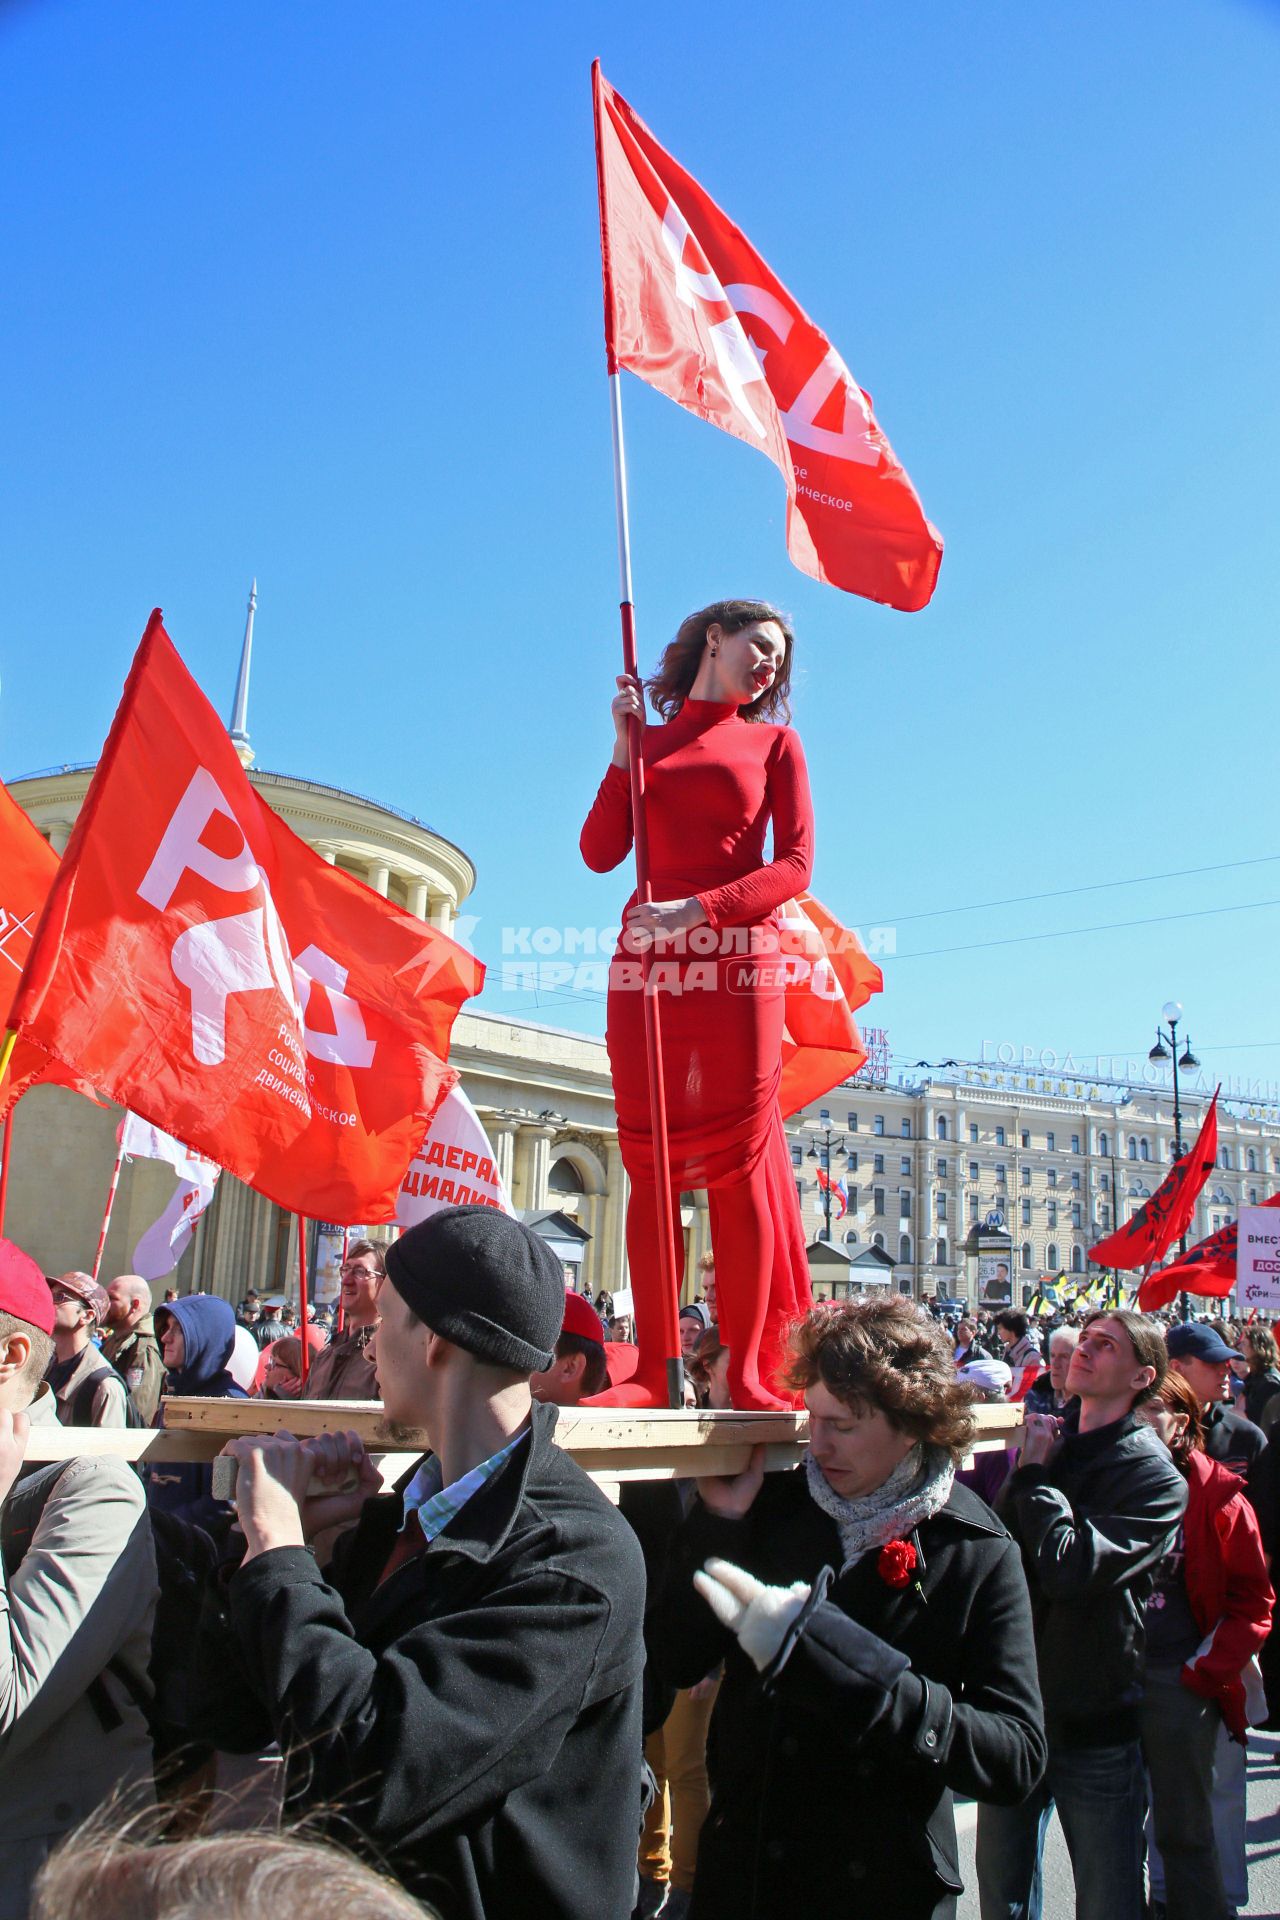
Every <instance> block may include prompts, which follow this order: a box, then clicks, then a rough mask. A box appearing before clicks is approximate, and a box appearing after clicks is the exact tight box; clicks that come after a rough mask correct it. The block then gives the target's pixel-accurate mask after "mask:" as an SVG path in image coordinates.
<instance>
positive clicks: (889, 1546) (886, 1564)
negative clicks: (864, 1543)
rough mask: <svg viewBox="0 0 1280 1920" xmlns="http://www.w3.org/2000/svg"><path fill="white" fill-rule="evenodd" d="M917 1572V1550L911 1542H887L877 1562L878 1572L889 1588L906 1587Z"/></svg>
mask: <svg viewBox="0 0 1280 1920" xmlns="http://www.w3.org/2000/svg"><path fill="white" fill-rule="evenodd" d="M915 1570H916V1550H915V1547H914V1546H913V1545H912V1543H911V1541H910V1540H886V1541H885V1543H884V1545H883V1546H882V1547H881V1549H880V1557H879V1559H878V1560H877V1561H876V1572H877V1573H878V1574H879V1575H880V1578H881V1579H882V1580H883V1581H884V1583H885V1585H886V1586H887V1587H905V1586H906V1585H907V1584H908V1582H909V1581H910V1579H911V1576H912V1574H913V1573H914V1572H915Z"/></svg>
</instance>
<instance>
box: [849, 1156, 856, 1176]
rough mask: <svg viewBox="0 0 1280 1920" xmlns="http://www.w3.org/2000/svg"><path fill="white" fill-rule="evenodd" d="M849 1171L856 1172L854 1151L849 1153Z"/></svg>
mask: <svg viewBox="0 0 1280 1920" xmlns="http://www.w3.org/2000/svg"><path fill="white" fill-rule="evenodd" d="M849 1171H850V1173H856V1172H857V1171H858V1156H857V1154H856V1153H851V1154H850V1155H849Z"/></svg>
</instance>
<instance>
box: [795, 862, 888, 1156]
mask: <svg viewBox="0 0 1280 1920" xmlns="http://www.w3.org/2000/svg"><path fill="white" fill-rule="evenodd" d="M778 922H779V940H780V945H781V949H782V954H783V956H784V965H785V967H786V988H785V994H784V1018H785V1022H786V1025H785V1029H784V1032H783V1036H782V1082H781V1086H780V1088H779V1092H778V1102H779V1105H780V1106H781V1108H782V1117H783V1119H784V1120H786V1119H789V1118H790V1116H791V1115H792V1114H793V1113H798V1112H799V1110H800V1108H801V1107H805V1106H808V1104H809V1102H810V1101H812V1100H820V1099H821V1097H822V1095H823V1094H824V1093H829V1092H830V1090H831V1088H832V1087H838V1086H839V1085H840V1082H841V1081H842V1080H851V1079H852V1078H853V1076H854V1074H855V1073H857V1072H858V1070H859V1068H860V1067H862V1066H863V1065H864V1064H865V1063H866V1058H867V1050H866V1048H865V1047H864V1046H863V1044H862V1035H861V1034H860V1033H859V1032H858V1027H857V1022H856V1021H855V1020H854V1017H853V1015H854V1010H855V1008H857V1007H861V1006H864V1005H865V1004H866V1002H867V1001H868V1000H869V999H870V998H871V996H872V994H873V993H879V992H880V990H881V989H882V987H883V986H884V975H883V974H882V973H881V971H880V969H879V967H878V966H877V965H876V963H875V961H874V960H872V959H871V958H870V957H869V956H868V954H867V951H866V949H865V947H864V946H863V944H862V942H861V941H860V940H859V938H858V936H857V934H856V933H852V932H850V930H849V929H848V928H847V927H842V926H841V924H840V922H839V921H838V920H837V919H836V917H835V915H834V914H833V913H829V912H828V910H827V909H826V907H824V906H823V904H822V902H821V901H820V900H815V899H814V897H813V895H812V894H811V893H802V894H801V895H800V896H799V898H798V899H796V900H788V901H787V903H786V905H785V906H784V907H783V908H782V909H781V910H780V912H779V915H778Z"/></svg>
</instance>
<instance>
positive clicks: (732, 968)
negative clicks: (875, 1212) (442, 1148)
mask: <svg viewBox="0 0 1280 1920" xmlns="http://www.w3.org/2000/svg"><path fill="white" fill-rule="evenodd" d="M644 757H645V778H646V802H645V805H646V813H647V818H648V827H649V860H650V867H651V874H650V879H651V884H652V889H653V898H654V899H655V900H677V899H687V898H689V897H690V896H691V895H695V894H696V895H697V897H698V899H699V900H700V902H701V903H702V908H703V911H704V912H705V914H706V917H707V925H706V926H705V927H699V928H695V929H694V930H693V931H692V932H691V933H690V934H689V935H687V936H686V943H687V950H686V951H684V952H683V953H681V954H680V955H679V956H678V957H675V958H673V957H672V949H670V948H664V947H661V946H660V947H658V948H656V949H655V960H654V966H655V968H661V969H663V971H662V973H661V974H660V975H659V979H660V980H661V982H662V987H661V989H660V994H661V998H660V1005H661V1015H662V1059H663V1069H664V1079H665V1083H666V1096H667V1118H668V1134H669V1146H670V1154H671V1180H672V1186H673V1188H674V1190H675V1192H676V1194H679V1193H680V1192H681V1191H683V1190H684V1189H686V1188H690V1187H705V1188H706V1189H707V1193H708V1200H709V1206H710V1214H711V1242H712V1249H713V1252H714V1254H715V1263H716V1290H717V1310H718V1313H719V1317H720V1328H721V1334H722V1337H723V1338H724V1339H725V1340H726V1343H727V1345H728V1347H729V1353H730V1361H729V1381H730V1387H731V1391H732V1396H733V1402H734V1405H735V1406H738V1407H774V1406H779V1405H782V1404H785V1403H784V1402H782V1401H781V1400H779V1399H778V1398H777V1397H776V1396H775V1395H773V1394H771V1393H770V1392H769V1390H768V1386H767V1385H764V1384H762V1380H761V1376H763V1378H764V1380H765V1381H766V1382H767V1381H768V1379H769V1375H770V1369H771V1366H772V1364H773V1363H774V1362H775V1361H776V1358H777V1350H778V1346H779V1336H780V1331H781V1327H782V1325H783V1323H784V1322H785V1321H786V1320H787V1319H788V1318H789V1317H790V1316H791V1315H792V1314H793V1313H795V1312H797V1311H803V1310H804V1308H805V1307H806V1306H807V1305H808V1304H809V1298H810V1295H809V1281H808V1267H807V1264H806V1261H805V1257H804V1234H803V1230H802V1228H801V1224H800V1214H799V1204H798V1201H797V1198H796V1190H795V1181H794V1175H793V1173H792V1170H791V1159H790V1154H789V1151H788V1149H787V1144H786V1137H785V1135H784V1133H783V1129H782V1120H781V1115H780V1113H779V1110H778V1083H779V1078H780V1075H781V1063H782V1025H783V988H782V982H781V978H780V976H779V973H778V971H777V968H776V964H775V965H774V966H771V965H770V964H769V959H770V956H769V955H768V954H767V953H765V954H763V955H761V954H759V953H757V954H756V955H755V956H753V955H752V953H751V951H750V947H751V935H750V933H749V931H748V930H749V929H750V928H752V927H767V926H768V925H770V924H771V923H772V921H773V918H774V915H775V913H776V910H777V908H778V907H780V906H781V905H782V904H783V903H784V902H785V901H787V900H789V899H791V898H792V897H793V896H794V895H795V894H797V893H800V892H802V891H803V890H804V889H805V888H806V887H807V886H808V884H809V876H810V869H811V867H812V862H813V812H812V808H811V806H810V801H809V782H808V776H807V774H806V771H805V764H804V754H803V753H802V751H801V748H800V742H799V740H798V739H797V737H796V735H795V734H794V733H793V732H792V731H791V729H790V728H789V727H780V726H770V725H768V724H767V723H765V722H762V721H747V720H744V719H742V717H741V715H740V713H739V711H738V708H737V706H736V705H727V706H726V705H722V704H720V703H718V702H714V701H709V700H686V701H685V703H684V705H683V706H682V707H681V709H680V711H679V713H678V714H677V715H676V717H675V718H674V719H673V720H671V721H669V722H668V723H667V725H665V726H660V727H647V728H646V729H645V736H644ZM770 823H772V829H773V857H772V859H771V860H766V858H765V834H766V830H767V829H768V827H769V826H770ZM631 838H632V832H631V791H630V783H629V778H628V775H627V772H626V770H625V768H619V767H614V766H611V767H610V768H609V770H608V772H607V773H606V774H605V777H604V779H603V781H602V782H601V784H600V790H599V792H598V793H597V795H596V798H595V803H594V805H593V806H592V809H591V812H590V814H589V815H588V816H587V821H586V824H585V826H584V827H583V829H582V840H581V846H582V856H583V859H584V860H585V861H586V863H587V865H588V866H589V867H591V868H592V869H593V871H595V872H597V873H605V872H608V871H609V870H610V869H611V868H613V867H616V866H617V865H618V864H619V863H620V862H621V861H622V860H624V859H625V858H626V856H627V854H628V852H629V851H630V848H631ZM634 904H635V895H634V894H633V895H632V897H631V899H630V900H629V901H628V902H627V908H628V910H629V909H630V908H631V907H632V906H633V905H634ZM625 917H626V916H625V913H624V922H625ZM639 979H640V968H639V961H638V959H637V957H636V956H635V955H633V954H629V953H626V952H625V951H624V950H623V948H622V945H621V943H619V947H618V950H617V952H616V953H615V955H614V959H613V963H612V966H611V968H610V974H609V1013H608V1029H607V1037H608V1045H609V1061H610V1065H611V1067H612V1069H613V1090H614V1100H615V1103H616V1106H617V1112H618V1137H619V1143H620V1145H621V1148H622V1158H623V1163H624V1165H625V1166H626V1169H627V1172H628V1174H629V1175H630V1178H631V1183H632V1195H631V1203H630V1206H629V1209H628V1213H627V1253H628V1257H629V1260H630V1267H631V1283H632V1287H633V1290H634V1293H635V1301H636V1325H637V1334H638V1340H639V1346H640V1362H639V1366H638V1368H637V1371H636V1376H635V1379H634V1380H633V1381H630V1382H628V1383H627V1385H626V1386H624V1387H622V1388H620V1389H616V1390H615V1391H614V1393H613V1394H612V1395H610V1396H607V1397H610V1398H612V1399H614V1400H615V1401H616V1402H622V1403H629V1404H636V1405H646V1404H648V1405H654V1406H665V1405H666V1377H665V1364H664V1356H663V1355H662V1353H661V1352H660V1351H659V1344H658V1327H659V1325H660V1312H661V1308H660V1305H659V1302H660V1300H661V1280H660V1272H659V1266H658V1252H657V1207H656V1203H655V1197H654V1189H653V1142H652V1138H651V1134H650V1127H649V1087H648V1075H647V1072H646V1067H645V1042H644V1004H643V996H642V993H641V991H640V987H639ZM683 1264H684V1251H683V1247H682V1246H678V1247H677V1249H676V1271H677V1272H680V1271H681V1269H682V1267H683Z"/></svg>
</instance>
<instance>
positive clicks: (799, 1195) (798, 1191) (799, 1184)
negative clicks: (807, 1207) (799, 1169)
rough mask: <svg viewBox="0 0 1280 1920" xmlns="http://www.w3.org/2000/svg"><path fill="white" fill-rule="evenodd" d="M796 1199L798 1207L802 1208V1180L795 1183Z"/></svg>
mask: <svg viewBox="0 0 1280 1920" xmlns="http://www.w3.org/2000/svg"><path fill="white" fill-rule="evenodd" d="M796 1198H797V1199H798V1200H799V1202H800V1205H801V1206H802V1207H803V1206H804V1181H803V1180H797V1181H796Z"/></svg>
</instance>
